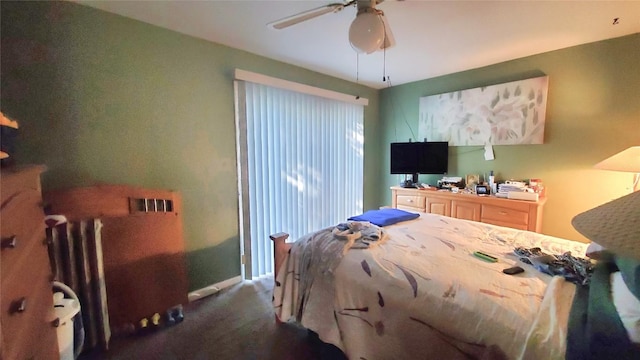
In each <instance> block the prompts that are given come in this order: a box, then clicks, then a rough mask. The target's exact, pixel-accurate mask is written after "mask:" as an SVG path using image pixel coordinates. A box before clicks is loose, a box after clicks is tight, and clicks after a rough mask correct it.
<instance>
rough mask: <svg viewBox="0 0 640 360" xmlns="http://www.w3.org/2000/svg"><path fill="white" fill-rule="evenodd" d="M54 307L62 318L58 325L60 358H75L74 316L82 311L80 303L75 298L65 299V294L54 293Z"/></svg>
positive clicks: (68, 359) (69, 359)
mask: <svg viewBox="0 0 640 360" xmlns="http://www.w3.org/2000/svg"><path fill="white" fill-rule="evenodd" d="M53 307H54V311H55V313H56V317H57V318H58V319H60V326H58V349H59V350H60V360H74V354H73V350H74V348H73V317H74V316H76V314H77V313H78V312H79V311H80V303H78V301H76V300H74V299H65V297H64V294H63V293H61V292H56V293H54V294H53Z"/></svg>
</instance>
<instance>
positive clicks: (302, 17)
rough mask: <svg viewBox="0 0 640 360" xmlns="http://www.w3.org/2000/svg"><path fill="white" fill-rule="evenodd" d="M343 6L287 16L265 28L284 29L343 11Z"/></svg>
mask: <svg viewBox="0 0 640 360" xmlns="http://www.w3.org/2000/svg"><path fill="white" fill-rule="evenodd" d="M345 6H347V4H329V5H324V6H320V7H317V8H315V9H311V10H307V11H303V12H301V13H299V14H296V15H291V16H288V17H286V18H284V19H280V20H276V21H274V22H270V23H268V24H267V26H269V27H271V28H274V29H278V30H280V29H284V28H286V27H289V26H292V25H295V24H298V23H301V22H303V21H307V20H311V19H313V18H316V17H318V16H321V15H324V14H328V13H331V12H338V11H340V10H342V9H344V7H345Z"/></svg>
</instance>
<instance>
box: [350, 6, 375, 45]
mask: <svg viewBox="0 0 640 360" xmlns="http://www.w3.org/2000/svg"><path fill="white" fill-rule="evenodd" d="M349 42H350V43H351V47H353V49H354V50H356V51H357V52H359V53H365V54H371V53H372V52H374V51H376V50H379V49H380V47H381V45H382V43H383V42H384V24H383V22H382V20H381V19H380V16H379V15H378V12H377V11H376V10H375V9H373V8H366V9H362V10H361V11H358V15H356V18H355V19H354V20H353V22H352V23H351V26H350V27H349Z"/></svg>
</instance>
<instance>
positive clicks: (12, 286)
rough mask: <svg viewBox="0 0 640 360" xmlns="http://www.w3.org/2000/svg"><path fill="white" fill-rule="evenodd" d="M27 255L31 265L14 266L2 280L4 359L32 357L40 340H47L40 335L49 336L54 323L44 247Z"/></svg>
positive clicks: (1, 307)
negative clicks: (18, 267)
mask: <svg viewBox="0 0 640 360" xmlns="http://www.w3.org/2000/svg"><path fill="white" fill-rule="evenodd" d="M30 255H31V258H32V259H33V260H32V262H30V264H29V265H30V266H26V267H25V266H23V267H22V269H13V271H12V273H13V275H12V276H11V277H10V278H5V279H4V280H3V281H2V284H1V289H0V291H2V303H1V304H0V311H1V312H2V314H1V315H2V324H1V326H2V337H3V339H2V340H3V351H2V352H3V355H4V356H5V358H6V359H30V358H33V357H34V356H35V355H36V354H37V353H38V352H39V350H37V349H38V348H39V347H40V344H41V341H45V340H46V339H45V338H43V337H42V336H48V337H50V331H51V328H52V327H53V323H52V321H53V300H52V291H51V285H50V280H51V279H50V270H49V269H48V264H47V259H48V257H47V255H46V251H45V249H42V250H41V251H32V253H31V254H30ZM16 270H18V271H17V272H16ZM54 330H55V329H54ZM45 343H47V344H48V342H45Z"/></svg>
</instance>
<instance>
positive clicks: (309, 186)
mask: <svg viewBox="0 0 640 360" xmlns="http://www.w3.org/2000/svg"><path fill="white" fill-rule="evenodd" d="M236 89H237V96H236V97H237V99H236V100H237V105H236V111H237V113H238V121H237V124H238V145H239V146H238V151H239V157H238V159H239V161H238V166H239V174H240V187H239V189H240V198H241V201H240V203H241V209H240V210H241V215H240V218H241V222H242V223H243V224H241V226H240V227H241V229H243V230H241V237H243V238H244V239H245V241H242V243H243V253H244V259H245V269H246V270H247V271H246V272H245V278H248V279H250V278H252V277H258V276H263V275H267V274H270V273H273V263H272V259H273V245H272V242H271V241H270V240H269V235H270V234H273V233H277V232H287V233H289V234H290V239H291V240H295V239H297V238H298V237H300V236H302V235H304V234H306V233H309V232H311V231H314V230H318V229H321V228H323V227H328V226H333V225H336V224H337V223H340V222H344V221H345V220H346V219H347V218H348V217H349V216H352V215H354V214H359V213H361V212H362V207H363V200H362V197H363V190H362V186H363V140H364V139H363V136H364V129H363V116H364V107H363V105H358V104H353V103H347V102H343V101H339V100H332V99H328V98H324V97H320V96H314V95H309V94H304V93H300V92H295V91H291V90H285V89H281V88H276V87H270V86H266V85H262V84H256V83H252V82H245V81H237V82H236ZM249 269H250V271H249Z"/></svg>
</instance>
